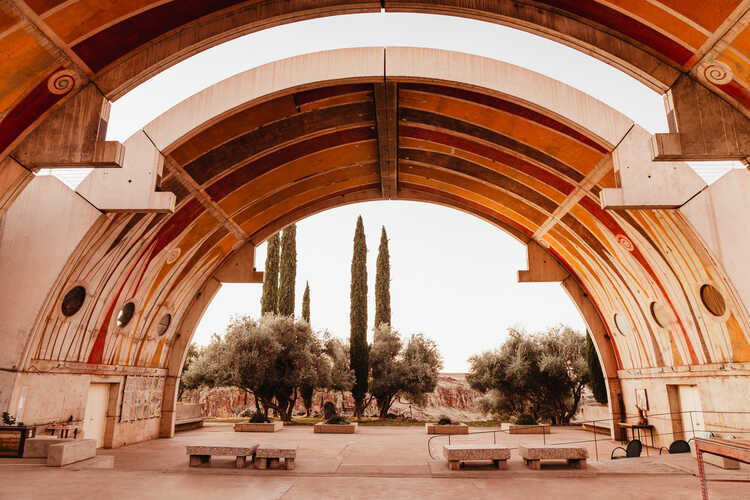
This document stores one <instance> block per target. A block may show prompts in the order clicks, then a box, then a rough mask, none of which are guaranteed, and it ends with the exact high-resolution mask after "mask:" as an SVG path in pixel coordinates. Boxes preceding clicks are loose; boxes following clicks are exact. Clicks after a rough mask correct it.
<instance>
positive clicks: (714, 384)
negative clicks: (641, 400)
mask: <svg viewBox="0 0 750 500" xmlns="http://www.w3.org/2000/svg"><path fill="white" fill-rule="evenodd" d="M749 377H750V364H748V363H743V364H732V365H714V366H703V367H701V368H700V369H698V370H695V369H693V370H690V369H689V367H684V369H674V370H644V371H630V372H625V371H622V372H620V383H621V385H622V392H623V398H624V401H625V408H626V411H627V415H628V418H627V421H628V422H632V423H635V422H636V421H637V420H638V418H637V416H638V410H637V408H636V402H635V397H636V396H635V392H636V389H640V388H645V389H646V392H647V395H648V402H649V410H648V411H647V416H648V421H649V423H650V424H652V425H654V426H655V431H654V432H655V434H657V436H656V438H655V442H656V446H667V447H668V446H669V444H670V443H671V442H672V441H674V440H675V439H676V438H679V437H683V438H684V439H686V440H687V439H689V438H692V437H693V436H692V435H691V434H687V435H685V436H675V435H674V432H675V431H676V429H675V426H677V427H681V425H678V421H679V419H680V418H682V419H684V420H685V422H686V427H690V415H689V414H687V413H683V414H682V415H678V414H675V415H674V416H673V415H669V414H671V413H674V412H679V411H681V410H682V409H681V408H679V405H675V401H674V398H672V401H670V394H669V392H670V390H669V387H670V386H680V385H693V386H696V387H697V389H698V394H699V396H700V403H701V406H702V408H703V411H704V413H703V414H702V416H701V415H698V414H695V415H694V418H695V421H696V422H698V421H699V420H700V419H701V418H702V419H703V421H704V422H705V428H706V430H710V431H713V432H714V434H716V435H718V436H721V437H725V436H727V435H730V434H732V435H735V436H736V437H737V438H739V439H743V438H744V439H747V438H748V437H750V413H748V412H750V409H749V408H748V405H747V401H748V400H750V383H749V382H750V378H749ZM712 410H720V411H721V412H722V413H721V414H719V413H711V411H712ZM730 412H746V413H736V414H732V413H730ZM650 443H651V439H650V436H649V437H648V444H649V445H650ZM644 444H646V443H644Z"/></svg>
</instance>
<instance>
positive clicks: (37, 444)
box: [23, 436, 73, 458]
mask: <svg viewBox="0 0 750 500" xmlns="http://www.w3.org/2000/svg"><path fill="white" fill-rule="evenodd" d="M68 441H73V439H60V438H56V437H52V436H40V437H35V438H30V439H27V440H26V444H25V445H24V447H23V458H47V451H48V448H49V447H50V446H52V445H53V444H60V443H67V442H68Z"/></svg>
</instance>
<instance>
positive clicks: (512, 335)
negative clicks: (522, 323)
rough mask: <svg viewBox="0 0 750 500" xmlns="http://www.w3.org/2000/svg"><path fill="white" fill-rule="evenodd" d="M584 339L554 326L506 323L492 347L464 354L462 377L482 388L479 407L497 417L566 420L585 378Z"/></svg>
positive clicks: (568, 419) (573, 413)
mask: <svg viewBox="0 0 750 500" xmlns="http://www.w3.org/2000/svg"><path fill="white" fill-rule="evenodd" d="M585 353H586V339H585V337H584V336H583V335H581V334H579V333H578V332H575V331H574V330H572V329H570V328H569V327H566V326H563V325H559V326H556V327H553V328H549V329H548V330H546V331H543V332H538V333H536V334H529V333H527V332H525V331H523V330H518V329H515V328H511V329H510V330H509V336H508V339H507V340H506V341H505V343H504V344H503V345H502V346H501V347H500V348H499V349H496V350H494V351H487V352H484V353H481V354H479V355H476V356H472V357H471V358H470V359H469V362H470V364H471V369H470V371H469V374H468V375H467V377H466V380H467V381H468V382H469V385H471V387H472V389H474V390H477V391H480V392H482V393H485V396H484V397H483V398H482V400H481V401H480V408H481V409H482V411H484V412H485V413H492V414H495V415H497V416H503V417H504V416H508V415H516V416H517V415H520V414H522V413H528V414H530V415H532V416H533V417H534V418H535V419H540V418H543V419H549V420H551V421H552V422H553V423H556V424H560V423H567V422H569V421H570V419H571V418H572V417H573V415H575V413H576V411H577V409H578V404H579V403H580V400H581V394H582V391H583V387H584V386H585V385H586V384H587V383H588V380H589V375H588V367H587V365H586V358H585Z"/></svg>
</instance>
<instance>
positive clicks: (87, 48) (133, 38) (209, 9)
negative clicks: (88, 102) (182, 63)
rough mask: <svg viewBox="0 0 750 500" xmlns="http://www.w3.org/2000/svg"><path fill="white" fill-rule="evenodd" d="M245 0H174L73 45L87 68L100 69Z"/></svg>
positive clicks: (96, 70)
mask: <svg viewBox="0 0 750 500" xmlns="http://www.w3.org/2000/svg"><path fill="white" fill-rule="evenodd" d="M244 1H245V0H211V1H208V0H174V1H173V2H169V3H165V4H163V5H159V6H158V7H154V8H153V9H149V10H147V11H144V12H141V13H140V14H137V15H135V16H133V17H129V18H128V19H125V20H124V21H122V22H119V23H117V24H115V25H113V26H110V27H109V28H107V29H105V30H103V31H100V32H99V33H96V34H95V35H93V36H91V37H89V38H87V39H85V40H84V41H82V42H80V43H79V44H77V45H75V46H74V47H73V50H74V51H75V53H76V54H78V56H79V57H80V58H81V59H83V60H84V62H85V63H86V64H87V65H88V67H89V68H91V69H92V70H94V71H95V72H98V71H100V70H101V69H103V68H104V67H105V66H107V65H108V64H109V63H111V62H112V61H114V60H116V59H118V58H120V57H122V56H124V55H125V54H127V53H128V52H130V51H131V50H133V49H135V48H137V47H139V46H140V45H142V44H144V43H146V42H148V41H150V40H153V39H154V38H156V37H158V36H160V35H162V34H164V33H166V32H168V31H171V30H173V29H175V28H178V27H180V26H182V25H184V24H187V23H189V22H191V21H194V20H196V19H198V18H199V17H202V16H205V15H208V14H211V13H213V12H216V11H219V10H221V9H225V8H227V7H231V6H233V5H236V4H240V3H243V2H244Z"/></svg>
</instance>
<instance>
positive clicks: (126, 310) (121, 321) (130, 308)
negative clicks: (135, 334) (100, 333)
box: [117, 302, 135, 328]
mask: <svg viewBox="0 0 750 500" xmlns="http://www.w3.org/2000/svg"><path fill="white" fill-rule="evenodd" d="M134 313H135V304H133V303H132V302H128V303H127V304H125V305H124V306H122V309H120V312H119V314H118V315H117V326H119V327H120V328H122V327H124V326H127V325H128V323H130V320H131V319H133V314H134Z"/></svg>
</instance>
